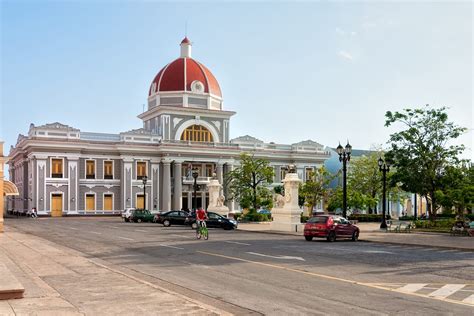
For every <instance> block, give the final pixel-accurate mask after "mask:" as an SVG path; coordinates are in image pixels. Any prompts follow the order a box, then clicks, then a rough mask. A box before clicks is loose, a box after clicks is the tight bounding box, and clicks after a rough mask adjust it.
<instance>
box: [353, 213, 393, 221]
mask: <svg viewBox="0 0 474 316" xmlns="http://www.w3.org/2000/svg"><path fill="white" fill-rule="evenodd" d="M390 218H391V217H390V215H387V216H386V219H390ZM348 219H349V220H351V221H353V220H355V221H359V222H382V214H352V215H349V218H348Z"/></svg>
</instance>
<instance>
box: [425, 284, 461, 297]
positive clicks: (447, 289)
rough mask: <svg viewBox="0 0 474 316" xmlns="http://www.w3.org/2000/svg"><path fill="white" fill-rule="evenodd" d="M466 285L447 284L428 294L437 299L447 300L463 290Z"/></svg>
mask: <svg viewBox="0 0 474 316" xmlns="http://www.w3.org/2000/svg"><path fill="white" fill-rule="evenodd" d="M464 286H465V284H446V285H445V286H443V287H442V288H440V289H438V290H436V291H434V292H432V293H430V294H428V296H432V297H436V298H446V297H448V296H450V295H451V294H453V293H454V292H457V291H458V290H460V289H462V288H463V287H464Z"/></svg>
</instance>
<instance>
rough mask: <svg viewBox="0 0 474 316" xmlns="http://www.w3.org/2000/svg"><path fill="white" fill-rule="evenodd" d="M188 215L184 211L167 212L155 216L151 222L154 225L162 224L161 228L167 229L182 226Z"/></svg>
mask: <svg viewBox="0 0 474 316" xmlns="http://www.w3.org/2000/svg"><path fill="white" fill-rule="evenodd" d="M188 215H189V214H188V213H187V212H185V211H168V212H164V213H158V214H155V218H154V219H153V221H154V222H155V223H160V224H163V226H165V227H168V226H171V225H184V222H185V221H186V217H187V216H188Z"/></svg>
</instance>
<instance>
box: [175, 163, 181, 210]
mask: <svg viewBox="0 0 474 316" xmlns="http://www.w3.org/2000/svg"><path fill="white" fill-rule="evenodd" d="M181 167H182V163H181V162H179V161H176V160H175V162H174V194H173V200H174V201H173V208H174V209H175V210H180V209H181V208H182V203H183V198H182V196H183V184H182V183H183V179H182V175H181V173H182V172H181V170H182V169H181Z"/></svg>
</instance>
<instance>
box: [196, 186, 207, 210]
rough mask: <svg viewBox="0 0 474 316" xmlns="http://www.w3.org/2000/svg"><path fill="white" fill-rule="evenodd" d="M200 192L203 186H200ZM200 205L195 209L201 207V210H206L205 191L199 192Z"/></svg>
mask: <svg viewBox="0 0 474 316" xmlns="http://www.w3.org/2000/svg"><path fill="white" fill-rule="evenodd" d="M201 190H203V186H202V185H201ZM201 200H202V202H201V205H198V206H197V207H198V208H199V207H202V208H203V209H206V191H201Z"/></svg>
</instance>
